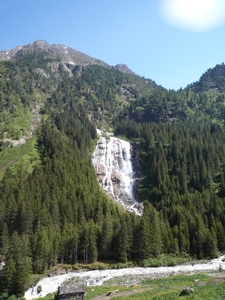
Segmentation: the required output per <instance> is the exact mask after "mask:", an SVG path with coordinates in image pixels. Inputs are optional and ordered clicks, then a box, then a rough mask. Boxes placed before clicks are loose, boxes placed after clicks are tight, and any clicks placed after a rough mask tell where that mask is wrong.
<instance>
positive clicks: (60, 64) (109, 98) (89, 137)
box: [0, 48, 225, 299]
mask: <svg viewBox="0 0 225 300" xmlns="http://www.w3.org/2000/svg"><path fill="white" fill-rule="evenodd" d="M32 49H33V48H32ZM35 49H36V48H35ZM222 68H223V66H221V67H219V71H218V70H217V69H218V67H216V68H215V69H212V70H211V71H208V73H206V74H205V75H203V76H202V78H201V79H200V81H199V82H203V83H202V86H204V88H203V89H199V83H198V85H197V86H198V88H196V84H193V85H189V86H188V87H187V88H186V89H184V90H179V91H167V90H166V89H164V88H163V87H160V86H157V85H156V84H155V82H154V81H152V80H150V79H145V78H141V77H139V76H137V75H134V74H128V73H122V72H121V71H119V70H118V69H116V68H113V67H110V66H108V65H104V64H103V63H102V62H101V64H97V63H96V62H95V63H93V64H86V65H74V63H73V64H72V63H66V62H65V61H63V60H62V59H61V58H60V57H56V56H53V55H52V54H51V53H50V52H48V51H43V50H42V49H39V48H38V50H37V49H36V50H35V51H33V50H32V51H31V52H29V54H26V53H25V54H24V53H23V55H22V54H21V55H20V56H18V58H17V59H14V60H9V61H6V60H5V61H0V120H1V122H0V179H1V181H0V262H1V261H2V262H4V263H5V265H4V267H3V268H2V269H1V270H0V293H2V294H3V295H13V294H15V295H18V296H19V295H22V294H23V292H24V290H25V289H26V288H27V282H29V277H30V274H32V273H39V274H43V273H44V272H45V271H46V270H47V269H48V268H50V267H51V266H55V265H57V264H59V263H62V264H69V265H71V266H74V268H75V266H76V264H77V263H83V264H85V265H87V264H89V263H93V262H95V261H97V260H98V261H107V262H108V261H111V262H114V263H115V264H120V265H122V266H126V264H128V262H132V263H133V264H138V265H141V266H148V265H149V264H150V261H151V259H153V258H155V257H159V256H160V255H161V254H168V255H172V256H173V257H184V258H187V257H189V256H193V257H196V258H213V257H216V256H217V255H218V254H219V253H220V252H224V251H225V217H224V216H225V201H224V196H225V180H224V178H225V167H224V166H225V146H224V145H225V128H224V116H225V110H224V104H225V101H224V99H225V97H224V96H225V94H224V90H223V84H222V81H223V79H224V78H225V77H224V75H223V72H222V71H221V69H222ZM207 74H208V75H207ZM207 78H210V79H207ZM206 79H207V80H206ZM207 82H208V83H207ZM212 82H214V83H215V84H216V86H218V87H220V88H214V86H215V84H214V83H213V85H212ZM212 86H213V88H212ZM96 127H98V128H102V129H105V130H111V131H114V132H115V134H116V135H120V136H123V137H126V138H127V139H129V140H130V141H131V143H132V144H133V146H134V147H135V148H136V149H137V151H138V153H139V154H138V158H139V161H138V164H139V165H140V171H141V173H142V175H143V180H142V182H141V184H140V186H139V198H140V200H141V201H142V202H144V213H143V216H141V217H140V216H136V215H133V214H131V213H127V212H125V211H124V210H122V209H121V208H120V207H119V206H118V205H117V204H116V203H114V202H113V201H112V200H111V199H109V198H108V197H107V196H106V194H105V193H104V192H103V191H102V190H101V189H100V187H99V184H98V182H97V179H96V176H95V174H94V170H93V167H92V164H91V160H90V153H91V151H92V149H93V147H94V145H95V143H96V140H97V135H96ZM4 297H6V296H2V299H7V298H4Z"/></svg>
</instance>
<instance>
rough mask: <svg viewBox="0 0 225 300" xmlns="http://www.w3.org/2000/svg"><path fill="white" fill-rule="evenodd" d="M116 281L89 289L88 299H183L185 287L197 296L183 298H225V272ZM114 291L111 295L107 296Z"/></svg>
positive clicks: (47, 297) (207, 299)
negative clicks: (135, 282)
mask: <svg viewBox="0 0 225 300" xmlns="http://www.w3.org/2000/svg"><path fill="white" fill-rule="evenodd" d="M115 280H117V284H118V279H114V280H111V281H110V282H106V283H105V285H104V286H96V287H87V292H86V295H85V300H91V299H95V300H97V299H98V300H104V299H112V298H113V299H117V300H122V299H140V300H142V299H148V300H150V299H152V300H153V299H154V300H175V299H181V298H180V296H179V295H180V292H181V290H182V289H183V288H184V287H185V286H189V287H192V288H193V289H194V293H193V294H191V295H188V296H182V299H184V300H185V299H190V300H191V299H196V300H197V299H198V300H212V299H214V300H219V299H221V300H222V299H225V292H224V291H225V273H224V272H217V273H214V274H211V275H207V274H201V273H198V274H194V275H176V276H169V277H167V278H156V279H154V278H149V279H147V280H144V281H142V283H141V284H140V285H138V286H132V287H130V286H129V287H126V286H116V285H115ZM110 291H113V293H112V295H110V296H106V293H108V292H110ZM39 299H44V300H53V299H54V294H52V295H48V296H46V297H44V298H39Z"/></svg>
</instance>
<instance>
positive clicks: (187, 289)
mask: <svg viewBox="0 0 225 300" xmlns="http://www.w3.org/2000/svg"><path fill="white" fill-rule="evenodd" d="M192 293H194V289H193V288H191V287H189V286H186V287H185V288H184V289H183V290H182V291H181V292H180V296H187V295H190V294H192Z"/></svg>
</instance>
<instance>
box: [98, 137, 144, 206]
mask: <svg viewBox="0 0 225 300" xmlns="http://www.w3.org/2000/svg"><path fill="white" fill-rule="evenodd" d="M131 153H132V148H131V145H130V142H127V141H124V140H121V139H119V138H116V137H110V138H109V139H108V140H107V139H106V138H104V137H101V138H100V139H99V140H98V143H97V146H96V149H95V151H94V153H93V154H92V163H93V166H94V169H95V173H96V175H97V178H98V181H99V184H100V185H101V186H102V188H103V189H104V190H105V191H106V192H107V193H108V194H109V195H110V196H111V197H112V198H113V199H114V200H116V202H118V203H120V205H122V206H123V207H124V208H125V209H127V210H133V211H135V210H136V209H135V208H134V206H135V205H139V204H137V202H136V201H135V197H134V191H133V187H134V183H135V179H134V175H135V173H134V171H133V167H132V156H131Z"/></svg>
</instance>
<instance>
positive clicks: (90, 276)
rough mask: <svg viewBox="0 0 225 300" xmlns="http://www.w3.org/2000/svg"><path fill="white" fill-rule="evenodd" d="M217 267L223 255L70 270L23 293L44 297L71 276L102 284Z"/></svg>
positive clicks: (222, 266) (222, 264)
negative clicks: (146, 265)
mask: <svg viewBox="0 0 225 300" xmlns="http://www.w3.org/2000/svg"><path fill="white" fill-rule="evenodd" d="M219 269H223V270H225V256H224V255H223V256H221V257H219V258H217V259H213V260H211V261H209V262H208V263H203V264H201V263H199V264H191V265H180V266H175V267H158V268H140V267H136V268H127V269H119V270H110V269H109V270H95V271H84V272H79V271H78V272H71V273H68V274H63V275H57V276H53V277H45V278H42V279H41V280H40V281H39V282H37V283H36V285H34V286H33V287H31V288H30V289H29V290H27V292H26V293H25V295H24V298H25V299H26V300H31V299H36V298H40V297H44V296H46V295H47V294H49V293H54V292H56V291H57V289H58V287H59V286H60V285H62V284H63V283H64V282H65V281H67V280H69V279H71V278H77V279H78V278H79V279H80V281H82V282H84V283H86V284H87V285H88V286H97V285H102V284H103V283H104V282H106V281H107V280H109V279H111V278H115V277H119V276H125V275H129V276H132V277H133V276H145V277H146V276H147V278H148V277H150V278H154V277H160V276H172V275H174V274H178V273H189V274H193V273H196V272H211V271H218V270H219ZM38 286H41V291H40V292H38Z"/></svg>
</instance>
